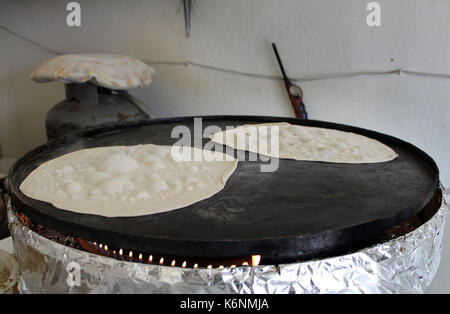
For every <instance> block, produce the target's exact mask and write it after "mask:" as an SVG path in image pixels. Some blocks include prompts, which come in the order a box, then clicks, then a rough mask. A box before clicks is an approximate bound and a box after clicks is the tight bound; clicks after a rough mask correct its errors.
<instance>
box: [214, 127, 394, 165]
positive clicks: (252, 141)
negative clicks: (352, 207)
mask: <svg viewBox="0 0 450 314" xmlns="http://www.w3.org/2000/svg"><path fill="white" fill-rule="evenodd" d="M210 139H211V141H213V142H216V143H219V144H223V145H227V146H230V147H232V148H234V149H240V150H246V151H250V152H253V153H259V154H263V155H266V156H270V157H278V158H286V159H295V160H309V161H323V162H333V163H378V162H386V161H390V160H393V159H395V158H396V157H397V156H398V155H397V154H396V153H395V152H394V150H392V149H391V148H390V147H388V146H387V145H384V144H383V143H380V142H379V141H377V140H374V139H371V138H368V137H366V136H363V135H359V134H355V133H351V132H344V131H338V130H333V129H325V128H318V127H306V126H301V125H294V124H290V123H287V122H280V123H264V124H255V125H242V126H239V127H237V128H234V129H231V130H226V131H222V132H218V133H214V134H212V135H211V136H210ZM260 141H261V142H260Z"/></svg>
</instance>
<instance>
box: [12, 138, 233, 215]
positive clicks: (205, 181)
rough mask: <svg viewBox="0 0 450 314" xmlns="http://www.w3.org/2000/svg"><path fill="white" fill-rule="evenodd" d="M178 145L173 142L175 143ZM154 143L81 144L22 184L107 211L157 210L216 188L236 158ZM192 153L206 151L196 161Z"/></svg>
mask: <svg viewBox="0 0 450 314" xmlns="http://www.w3.org/2000/svg"><path fill="white" fill-rule="evenodd" d="M174 147H175V146H174ZM185 152H187V154H185V155H182V154H180V153H179V152H177V151H174V148H173V147H172V146H159V145H153V144H147V145H137V146H114V147H98V148H90V149H83V150H79V151H75V152H72V153H69V154H67V155H63V156H61V157H58V158H56V159H53V160H50V161H48V162H46V163H44V164H42V165H41V166H39V167H38V168H37V169H36V170H34V171H33V172H32V173H31V174H30V175H29V176H28V177H27V178H26V179H25V180H24V181H23V182H22V184H21V185H20V189H21V191H22V192H23V193H24V194H25V195H26V196H28V197H31V198H34V199H37V200H41V201H45V202H48V203H51V204H53V205H54V206H55V207H58V208H61V209H65V210H69V211H73V212H77V213H83V214H95V215H101V216H105V217H129V216H141V215H149V214H156V213H161V212H166V211H171V210H174V209H178V208H182V207H185V206H188V205H191V204H193V203H196V202H199V201H201V200H203V199H206V198H209V197H211V196H212V195H214V194H216V193H217V192H219V191H220V190H222V189H223V187H224V186H225V183H226V181H227V180H228V178H229V177H230V176H231V175H232V173H233V172H234V171H235V169H236V166H237V160H236V159H234V158H232V157H231V158H230V156H228V155H227V156H225V155H224V154H222V153H219V152H213V151H209V150H201V149H198V148H191V147H185ZM194 154H199V155H201V156H203V157H204V158H203V157H202V158H200V159H202V160H198V161H195V159H194V158H195V157H193V155H194Z"/></svg>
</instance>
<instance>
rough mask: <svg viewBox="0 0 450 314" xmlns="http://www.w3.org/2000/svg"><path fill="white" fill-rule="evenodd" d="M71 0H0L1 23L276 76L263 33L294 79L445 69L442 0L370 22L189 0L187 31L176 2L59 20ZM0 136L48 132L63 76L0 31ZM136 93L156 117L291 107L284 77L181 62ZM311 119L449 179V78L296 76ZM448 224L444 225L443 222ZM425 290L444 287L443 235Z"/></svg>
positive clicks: (3, 139)
mask: <svg viewBox="0 0 450 314" xmlns="http://www.w3.org/2000/svg"><path fill="white" fill-rule="evenodd" d="M68 2H69V1H60V0H59V1H57V0H53V1H45V2H44V1H20V2H19V1H12V0H10V1H5V0H2V1H1V2H0V24H1V25H4V26H6V27H8V28H10V29H12V30H14V31H15V32H17V33H19V34H21V35H23V36H24V37H27V38H30V39H33V40H34V41H36V42H39V43H41V44H43V45H46V46H48V47H50V48H52V49H54V50H57V51H59V52H63V53H69V52H110V53H120V54H126V55H131V56H134V57H137V58H139V59H142V60H146V61H187V60H190V61H193V62H198V63H202V64H206V65H211V66H215V67H222V68H228V69H234V70H238V71H243V72H250V73H257V74H264V75H278V74H279V69H278V67H277V64H276V61H275V58H274V56H273V53H272V50H271V47H270V45H269V44H270V43H271V42H272V41H276V43H277V46H278V49H279V50H280V53H281V55H282V58H283V60H284V63H285V65H286V67H287V71H288V74H289V75H290V76H292V77H315V76H327V75H328V74H335V73H348V72H359V71H388V70H391V69H397V68H402V69H406V70H411V71H419V72H420V71H421V72H433V73H443V74H444V73H447V74H450V40H449V38H450V27H448V23H449V21H450V19H449V18H450V2H448V1H445V0H421V1H400V0H389V1H387V0H384V1H382V0H379V1H378V2H379V3H380V4H381V9H382V19H381V22H382V26H381V27H379V28H370V27H368V26H367V24H366V15H367V11H366V5H367V3H368V2H369V1H362V0H342V1H335V0H328V1H314V0H304V1H300V0H272V1H270V0H241V1H239V0H227V1H224V0H221V1H219V0H208V1H206V0H197V1H196V10H195V12H194V13H193V15H192V28H191V38H190V39H186V38H185V37H184V20H183V14H182V11H180V12H179V14H176V11H177V8H179V1H178V0H168V1H156V0H155V1H150V0H134V1H111V0H109V1H106V0H102V1H100V0H96V1H81V0H80V1H79V3H80V4H81V9H82V16H81V18H82V21H81V22H82V26H81V27H80V28H69V27H67V26H66V24H65V17H66V11H65V5H66V4H67V3H68ZM0 54H1V58H0V146H1V147H2V151H3V154H4V155H5V156H8V157H18V156H21V155H22V154H23V153H24V152H26V151H27V150H29V149H31V148H33V147H34V146H36V145H38V144H41V143H43V142H44V141H45V132H44V116H45V113H46V111H47V110H48V109H49V108H50V107H51V106H52V105H54V104H56V103H57V102H59V101H60V100H61V99H62V98H63V97H64V96H63V86H62V84H61V83H51V84H35V83H33V82H31V81H30V80H29V79H28V75H29V72H30V71H31V70H32V69H33V68H34V67H35V66H37V65H38V64H39V63H40V62H42V61H44V60H45V59H47V58H49V57H51V56H52V55H51V54H50V53H49V52H47V51H46V50H44V49H42V48H38V47H35V46H33V45H32V44H29V43H26V42H24V41H22V40H20V39H17V38H15V37H14V36H12V35H11V34H8V33H6V32H5V31H3V30H0ZM155 69H156V70H157V73H156V75H155V76H154V82H153V83H152V85H151V86H150V87H148V88H145V89H141V90H138V91H135V92H134V93H135V95H137V96H139V97H140V98H141V99H142V100H143V101H145V102H146V103H148V104H149V107H150V109H151V111H152V112H153V113H154V114H155V115H156V116H158V117H167V116H179V115H193V114H259V115H278V116H292V112H291V108H290V105H289V102H288V99H287V96H286V94H285V91H284V89H283V84H282V83H281V81H276V80H270V79H263V78H251V77H247V76H239V75H235V74H230V73H223V72H218V71H214V70H208V69H202V68H197V67H188V66H174V65H158V66H155ZM301 86H302V87H303V89H304V93H305V103H306V105H307V109H308V112H309V114H310V118H311V119H318V120H328V121H334V122H341V123H346V124H351V125H357V126H362V127H365V128H369V129H373V130H377V131H381V132H385V133H388V134H391V135H394V136H397V137H399V138H402V139H404V140H407V141H410V142H411V143H413V144H415V145H417V146H419V147H420V148H422V149H424V150H425V151H426V152H427V153H429V154H430V155H431V156H432V157H433V158H434V159H435V160H436V161H437V163H438V165H439V167H440V171H441V179H442V181H443V182H444V184H447V185H450V141H449V139H448V137H449V135H450V111H449V110H448V108H449V105H450V79H444V78H433V77H417V76H399V75H396V74H392V75H382V76H358V77H354V78H347V79H328V80H319V81H309V82H304V83H302V84H301ZM449 233H450V232H449ZM446 238H447V241H446V245H445V247H444V249H445V250H444V253H443V254H444V256H443V262H442V267H441V268H440V271H439V273H438V275H437V277H436V279H435V281H434V283H433V286H432V288H431V290H430V291H432V292H437V291H440V292H450V283H448V280H446V278H449V276H450V253H449V248H450V241H449V238H450V237H449V236H446Z"/></svg>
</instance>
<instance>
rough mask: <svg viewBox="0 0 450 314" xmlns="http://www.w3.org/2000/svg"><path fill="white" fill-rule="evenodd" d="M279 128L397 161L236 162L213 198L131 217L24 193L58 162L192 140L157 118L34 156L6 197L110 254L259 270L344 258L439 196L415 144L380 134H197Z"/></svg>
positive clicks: (242, 120) (180, 121)
mask: <svg viewBox="0 0 450 314" xmlns="http://www.w3.org/2000/svg"><path fill="white" fill-rule="evenodd" d="M279 121H286V122H289V123H292V124H301V125H308V126H319V127H325V128H333V129H338V130H343V131H351V132H354V133H359V134H363V135H366V136H369V137H372V138H375V139H377V140H379V141H381V142H383V143H385V144H387V145H389V146H390V147H391V148H393V149H394V150H395V151H396V152H397V154H398V155H399V157H398V158H397V159H395V160H393V161H390V162H386V163H378V164H334V163H324V162H311V161H295V160H287V159H280V160H279V169H278V171H276V172H274V173H263V172H260V162H259V161H258V162H254V161H253V162H251V161H240V162H239V164H238V167H237V169H236V171H235V173H234V174H233V175H232V176H231V177H230V179H229V181H228V182H227V184H226V186H225V188H224V189H223V190H222V191H221V192H219V193H218V194H216V195H214V196H213V197H211V198H209V199H206V200H203V201H201V202H198V203H196V204H193V205H191V206H188V207H185V208H182V209H179V210H175V211H171V212H167V213H162V214H156V215H149V216H141V217H133V218H105V217H101V216H96V215H82V214H76V213H72V212H69V211H65V210H61V209H57V208H55V207H53V206H51V205H50V204H48V203H45V202H40V201H35V200H33V199H30V198H28V197H26V196H25V195H23V194H22V193H21V192H20V190H19V186H20V184H21V182H22V181H23V180H24V179H25V178H26V176H27V175H28V174H29V173H30V172H31V171H33V170H34V169H35V168H36V167H38V166H39V165H40V164H42V163H43V162H45V161H47V160H50V159H53V158H56V157H58V156H60V155H63V154H66V153H69V152H72V151H75V150H79V149H83V148H89V147H96V146H110V145H136V144H145V143H154V144H164V145H169V144H173V143H175V142H176V141H177V139H173V138H171V131H172V128H173V127H174V126H176V125H186V126H188V127H189V128H191V131H192V132H193V118H192V117H186V118H172V119H159V120H153V121H150V122H146V123H139V124H127V125H122V126H120V127H117V126H116V127H113V128H109V129H102V130H94V131H88V132H84V133H79V134H77V135H71V136H68V137H66V138H63V139H60V140H57V141H54V142H50V143H48V144H46V145H44V146H42V147H39V148H37V149H36V150H34V151H32V152H30V153H29V154H27V155H26V156H24V157H23V158H22V159H21V160H19V161H18V162H17V163H16V165H15V166H14V167H13V169H12V170H11V173H10V178H9V179H10V185H11V198H12V201H13V204H14V205H15V206H16V208H17V210H18V211H19V212H23V213H25V214H26V215H28V216H29V217H30V218H31V220H32V221H33V222H35V223H39V224H42V225H44V226H47V227H49V228H51V229H54V230H55V231H59V232H61V233H64V234H67V235H73V236H77V237H82V238H84V239H86V240H90V241H97V242H99V243H105V244H108V246H109V247H116V248H126V249H132V250H136V251H141V252H147V253H151V252H155V253H159V254H166V255H170V256H185V257H188V256H195V257H237V256H247V255H250V254H261V255H262V257H263V261H265V262H284V261H291V260H301V259H308V258H313V257H321V256H330V255H334V254H340V253H342V252H348V251H351V250H356V249H360V248H362V247H363V246H365V245H368V244H371V243H374V242H376V241H380V240H383V239H386V234H385V231H386V230H387V229H389V228H391V227H393V226H395V225H397V224H399V223H400V222H402V221H404V220H406V219H408V218H409V217H410V216H412V215H414V214H415V213H417V212H418V211H420V210H421V209H422V208H423V207H424V206H425V205H426V204H427V203H428V201H429V200H430V199H431V197H432V196H433V193H434V191H435V190H436V187H437V184H438V170H437V167H436V165H435V163H434V162H433V160H432V159H431V158H430V157H429V156H428V155H426V154H425V153H424V152H422V151H421V150H419V149H417V148H416V147H414V146H412V145H411V144H408V143H406V142H404V141H401V140H399V139H396V138H393V137H390V136H387V135H383V134H380V133H376V132H372V131H368V130H364V129H359V128H354V127H350V126H345V125H339V124H334V123H329V122H321V121H313V120H307V121H303V120H297V119H290V118H274V117H253V116H244V117H240V116H224V117H203V128H205V127H206V126H208V125H218V126H220V127H221V128H222V129H225V126H238V125H241V124H247V123H265V122H279ZM207 141H208V140H206V139H204V140H203V142H204V143H206V142H207Z"/></svg>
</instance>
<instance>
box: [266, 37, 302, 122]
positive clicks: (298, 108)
mask: <svg viewBox="0 0 450 314" xmlns="http://www.w3.org/2000/svg"><path fill="white" fill-rule="evenodd" d="M272 48H273V51H274V52H275V56H276V57H277V61H278V64H279V65H280V69H281V73H282V74H283V80H284V86H286V90H287V92H288V95H289V99H290V100H291V104H292V107H293V108H294V112H295V116H296V117H297V118H299V119H308V114H307V113H306V109H305V104H304V103H303V90H302V89H301V88H300V86H298V85H295V84H292V82H291V80H289V78H288V77H287V75H286V71H285V70H284V67H283V63H282V62H281V59H280V55H279V54H278V50H277V46H276V45H275V43H272Z"/></svg>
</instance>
